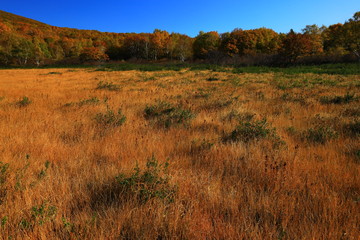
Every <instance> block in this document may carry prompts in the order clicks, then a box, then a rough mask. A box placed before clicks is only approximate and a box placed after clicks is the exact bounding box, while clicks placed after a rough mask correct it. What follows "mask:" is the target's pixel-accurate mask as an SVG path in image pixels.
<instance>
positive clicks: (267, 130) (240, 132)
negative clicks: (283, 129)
mask: <svg viewBox="0 0 360 240" xmlns="http://www.w3.org/2000/svg"><path fill="white" fill-rule="evenodd" d="M266 138H267V139H279V138H278V137H277V135H276V132H275V128H271V127H270V126H269V124H268V122H267V120H266V119H265V118H264V119H262V120H259V121H246V122H240V124H239V125H238V126H237V127H236V128H235V130H233V131H232V132H231V133H230V134H228V135H226V136H224V137H223V141H224V142H238V141H240V142H245V143H248V142H252V141H255V140H259V139H266Z"/></svg>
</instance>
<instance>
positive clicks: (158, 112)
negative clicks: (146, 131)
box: [144, 101, 195, 128]
mask: <svg viewBox="0 0 360 240" xmlns="http://www.w3.org/2000/svg"><path fill="white" fill-rule="evenodd" d="M144 116H145V118H146V119H148V120H153V121H154V122H155V123H156V124H157V125H158V126H161V127H165V128H169V127H171V126H174V125H187V124H189V122H190V120H191V119H192V118H194V117H195V115H194V114H193V113H192V112H191V111H190V110H185V109H182V108H180V107H176V106H173V105H172V104H170V103H167V102H162V101H159V102H158V103H157V104H155V105H150V106H146V108H145V110H144Z"/></svg>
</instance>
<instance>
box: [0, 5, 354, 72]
mask: <svg viewBox="0 0 360 240" xmlns="http://www.w3.org/2000/svg"><path fill="white" fill-rule="evenodd" d="M108 60H114V61H117V60H127V61H128V60H130V61H131V60H135V61H139V60H141V61H157V60H166V61H174V60H176V61H204V62H211V63H230V64H245V65H271V64H294V63H307V62H309V63H322V62H337V61H356V60H360V12H356V13H355V14H354V15H353V17H352V18H350V19H349V20H348V21H346V22H345V23H344V24H341V23H338V24H334V25H330V26H329V27H325V26H322V27H319V26H317V25H307V26H306V27H305V28H304V29H302V32H300V33H296V32H294V31H293V30H290V32H289V33H287V34H285V33H277V32H275V31H273V30H271V29H267V28H259V29H253V30H242V29H234V30H233V31H232V32H226V33H222V34H219V33H218V32H216V31H211V32H200V33H199V34H198V35H197V36H196V37H195V38H191V37H189V36H187V35H185V34H179V33H168V32H167V31H162V30H158V29H156V30H155V31H154V32H153V33H140V34H137V33H106V32H99V31H93V30H77V29H71V28H60V27H54V26H50V25H47V24H43V23H40V22H37V21H34V20H31V19H27V18H23V17H20V16H17V15H14V14H10V13H7V12H3V11H0V65H5V66H26V65H37V66H40V65H43V64H54V63H66V64H77V63H85V62H97V61H108Z"/></svg>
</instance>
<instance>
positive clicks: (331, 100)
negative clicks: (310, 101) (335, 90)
mask: <svg viewBox="0 0 360 240" xmlns="http://www.w3.org/2000/svg"><path fill="white" fill-rule="evenodd" d="M357 100H358V97H355V94H350V93H346V94H345V95H344V96H333V97H329V96H323V97H321V98H320V102H321V103H322V104H346V103H350V102H352V101H357Z"/></svg>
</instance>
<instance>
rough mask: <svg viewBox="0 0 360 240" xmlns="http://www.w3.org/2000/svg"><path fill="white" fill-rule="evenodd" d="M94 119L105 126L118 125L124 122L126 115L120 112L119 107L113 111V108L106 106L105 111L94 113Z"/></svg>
mask: <svg viewBox="0 0 360 240" xmlns="http://www.w3.org/2000/svg"><path fill="white" fill-rule="evenodd" d="M95 121H96V122H97V124H98V125H101V126H103V127H105V128H107V127H119V126H121V125H123V124H124V123H125V121H126V117H125V115H123V114H122V112H121V109H119V110H118V111H117V113H114V111H113V110H111V109H109V108H108V109H107V110H106V112H105V113H98V114H96V116H95Z"/></svg>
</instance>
